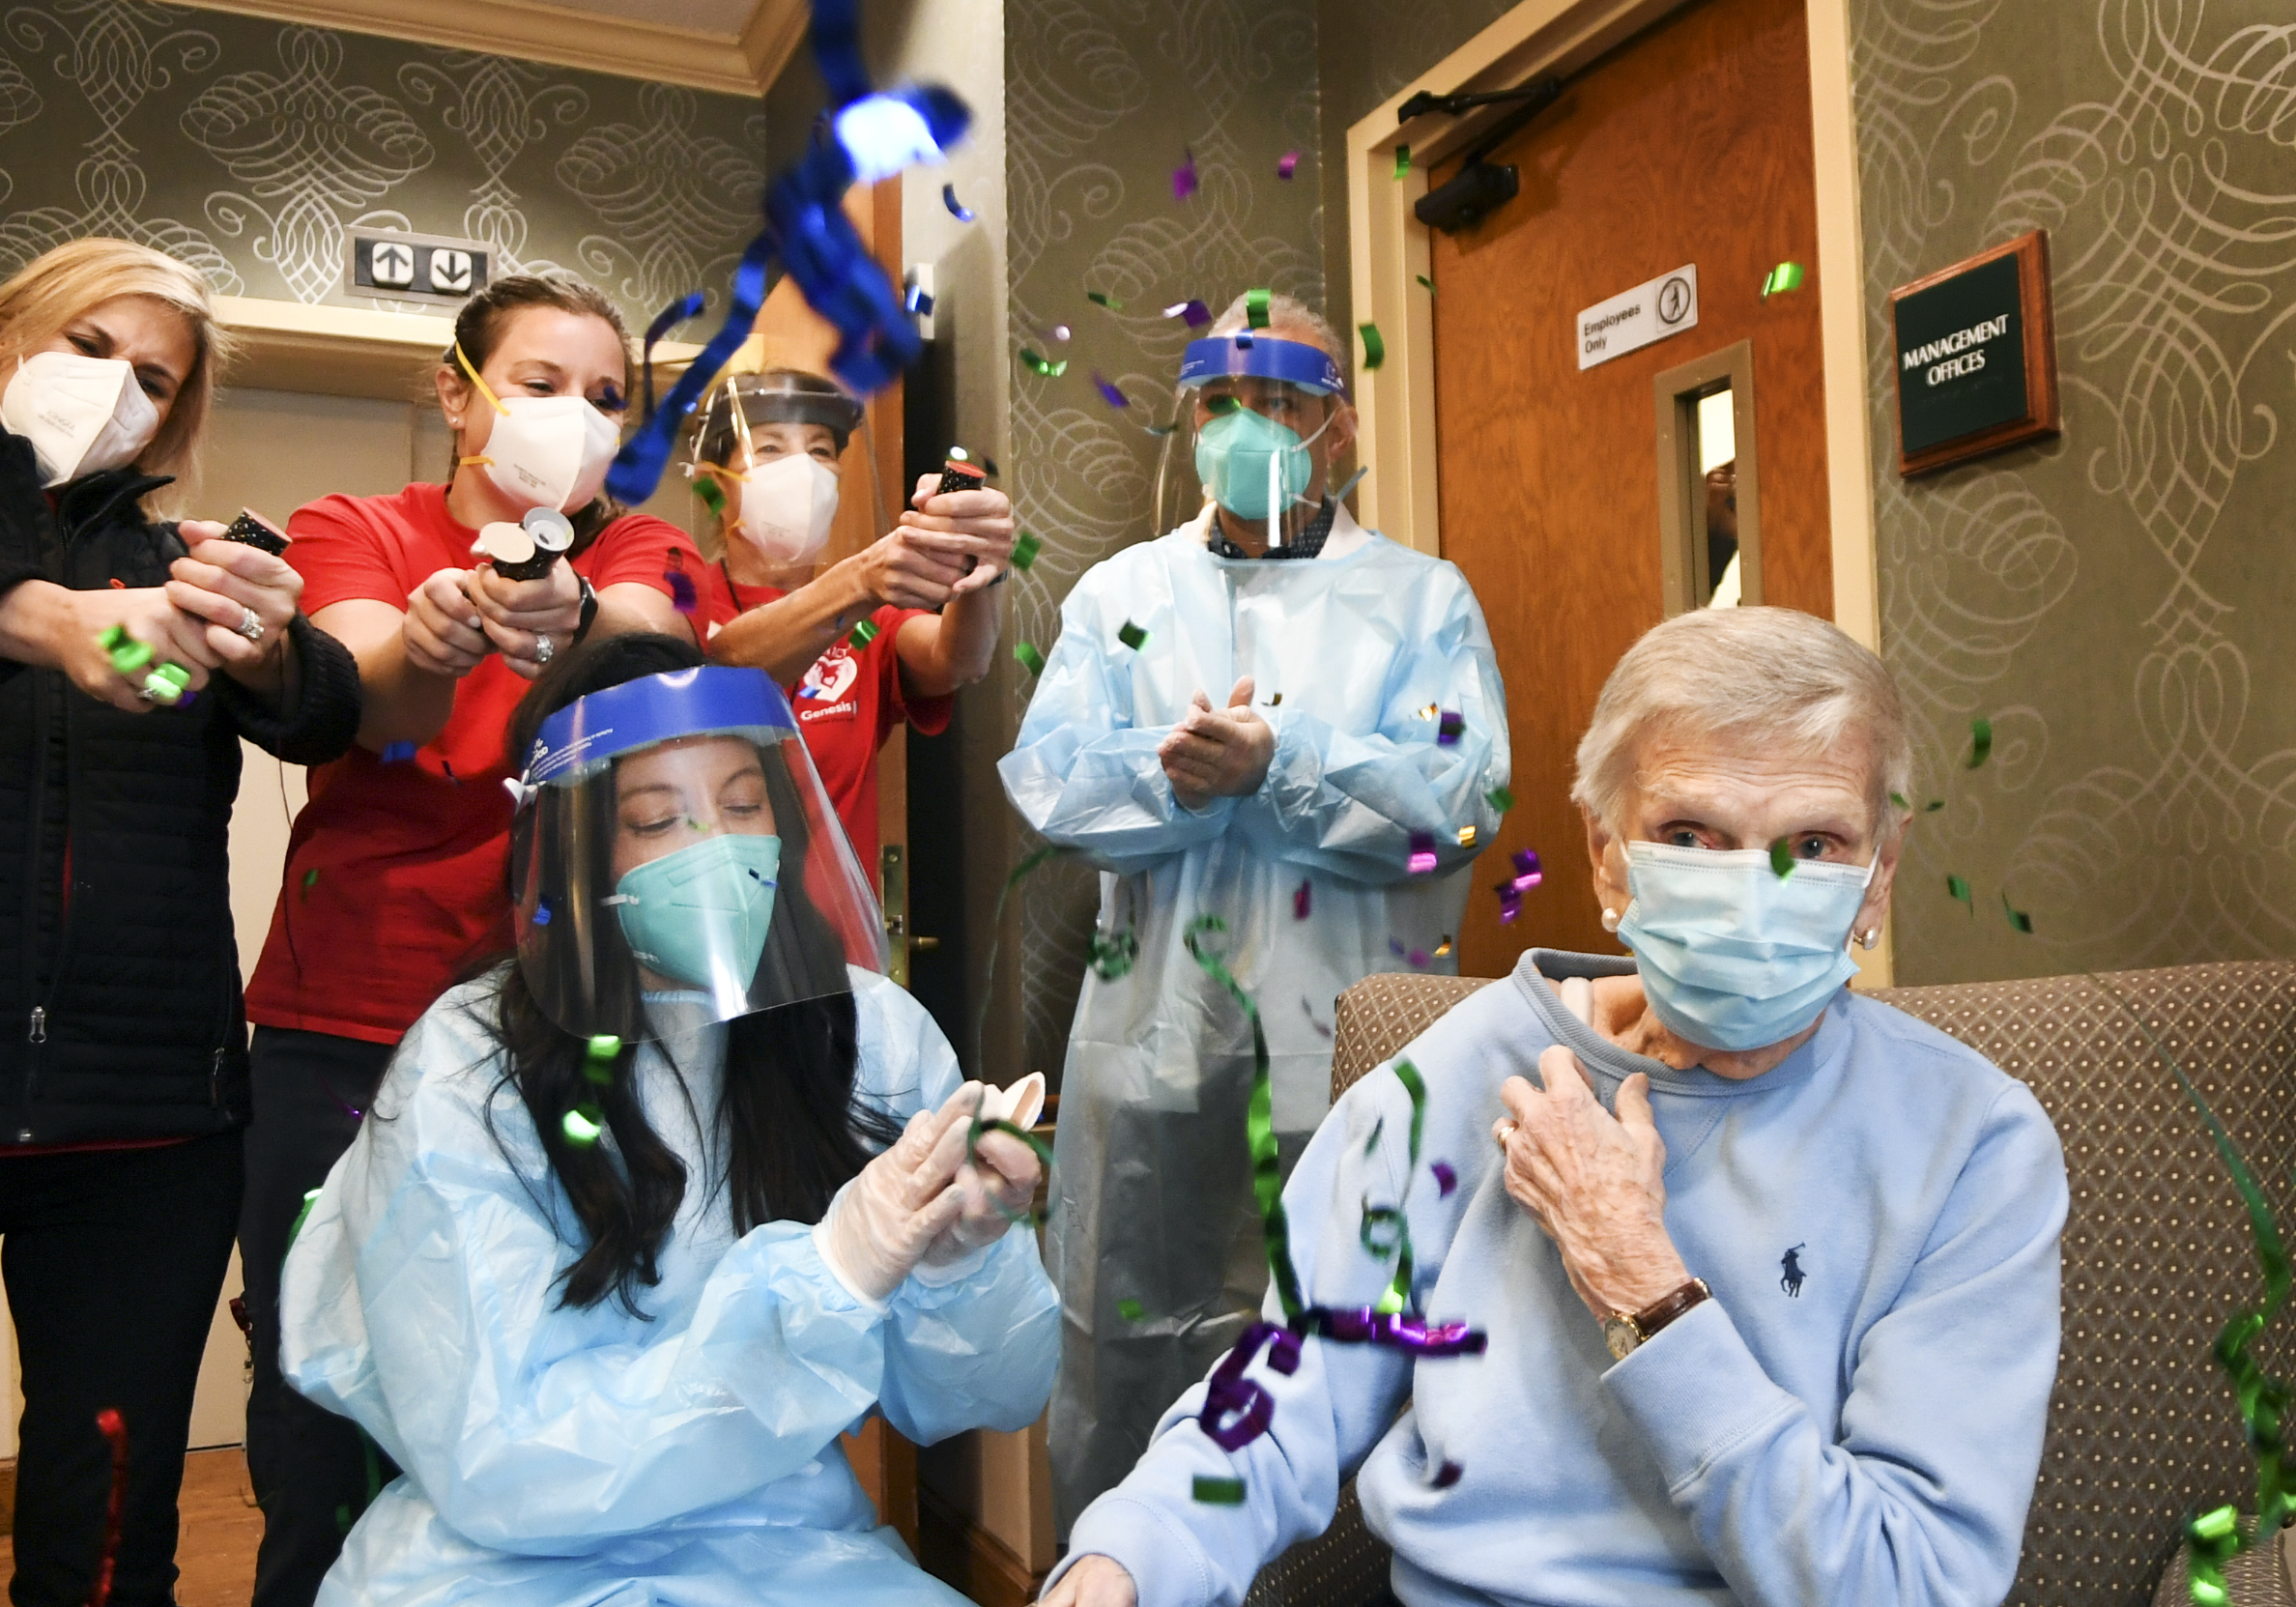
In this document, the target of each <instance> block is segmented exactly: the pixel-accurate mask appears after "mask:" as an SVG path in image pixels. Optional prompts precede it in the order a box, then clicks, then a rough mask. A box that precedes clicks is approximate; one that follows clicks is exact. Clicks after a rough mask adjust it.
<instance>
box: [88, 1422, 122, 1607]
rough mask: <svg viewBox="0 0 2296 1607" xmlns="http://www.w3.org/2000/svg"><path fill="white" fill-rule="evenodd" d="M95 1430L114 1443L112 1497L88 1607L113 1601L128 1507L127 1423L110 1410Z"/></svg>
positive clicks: (105, 1513)
mask: <svg viewBox="0 0 2296 1607" xmlns="http://www.w3.org/2000/svg"><path fill="white" fill-rule="evenodd" d="M96 1429H97V1432H99V1433H100V1434H101V1435H102V1436H103V1437H104V1439H105V1440H107V1441H109V1442H110V1443H111V1498H110V1499H109V1500H108V1501H106V1502H105V1503H104V1507H103V1549H102V1550H101V1551H100V1553H98V1561H97V1564H96V1587H95V1589H93V1590H91V1591H90V1592H89V1593H88V1607H104V1604H105V1603H106V1602H108V1601H109V1600H111V1588H112V1569H113V1568H114V1566H116V1565H117V1564H118V1563H119V1560H120V1531H121V1529H122V1527H123V1522H124V1515H125V1513H126V1511H127V1508H128V1422H127V1420H126V1419H124V1418H122V1417H121V1416H120V1414H119V1413H118V1412H116V1411H114V1410H113V1409H112V1408H111V1407H108V1406H107V1407H105V1408H104V1409H103V1410H102V1411H100V1412H99V1413H97V1414H96Z"/></svg>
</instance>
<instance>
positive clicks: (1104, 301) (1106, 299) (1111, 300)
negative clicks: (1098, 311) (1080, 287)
mask: <svg viewBox="0 0 2296 1607" xmlns="http://www.w3.org/2000/svg"><path fill="white" fill-rule="evenodd" d="M1084 300H1086V301H1091V302H1093V303H1094V304H1096V305H1099V306H1104V307H1106V308H1107V309H1108V310H1109V311H1110V312H1122V311H1123V310H1124V303H1123V302H1122V301H1118V300H1116V298H1115V297H1113V296H1109V295H1106V294H1105V293H1103V292H1101V291H1098V290H1088V291H1086V292H1085V293H1084Z"/></svg>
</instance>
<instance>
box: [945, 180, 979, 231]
mask: <svg viewBox="0 0 2296 1607" xmlns="http://www.w3.org/2000/svg"><path fill="white" fill-rule="evenodd" d="M941 205H942V206H944V207H947V208H948V209H949V215H950V216H951V217H954V218H955V219H957V221H958V222H960V223H970V222H972V221H973V210H972V208H970V207H968V206H966V205H965V204H964V203H963V202H962V201H960V200H958V199H957V187H956V186H955V185H943V186H941Z"/></svg>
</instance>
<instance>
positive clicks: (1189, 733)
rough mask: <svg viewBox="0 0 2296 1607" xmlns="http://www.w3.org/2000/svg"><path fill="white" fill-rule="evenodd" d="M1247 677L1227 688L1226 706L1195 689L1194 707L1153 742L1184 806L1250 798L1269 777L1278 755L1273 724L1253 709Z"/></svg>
mask: <svg viewBox="0 0 2296 1607" xmlns="http://www.w3.org/2000/svg"><path fill="white" fill-rule="evenodd" d="M1251 692H1252V684H1251V677H1250V676H1249V675H1246V676H1245V677H1244V678H1243V679H1242V680H1240V681H1238V682H1236V684H1235V687H1234V688H1233V689H1232V690H1231V691H1230V692H1229V693H1228V705H1227V707H1225V708H1214V707H1213V706H1212V700H1211V699H1209V698H1207V697H1205V696H1204V695H1203V693H1201V692H1198V693H1197V694H1196V695H1195V706H1194V707H1193V708H1191V709H1190V710H1189V711H1188V714H1187V716H1186V717H1185V718H1184V719H1182V720H1181V721H1180V723H1179V724H1178V725H1175V726H1174V727H1173V728H1172V730H1171V732H1170V734H1169V735H1167V736H1165V737H1164V739H1163V740H1162V742H1161V743H1159V744H1158V745H1157V749H1156V757H1157V758H1158V759H1159V760H1162V764H1163V772H1164V775H1165V777H1166V779H1168V780H1169V781H1170V782H1171V784H1172V796H1173V797H1175V798H1177V799H1179V800H1180V805H1181V807H1182V808H1184V809H1194V810H1201V809H1203V808H1204V807H1205V806H1206V805H1207V804H1209V803H1210V802H1211V801H1212V800H1213V799H1214V798H1242V797H1248V796H1249V795H1250V794H1251V793H1253V792H1256V791H1258V790H1259V786H1260V783H1261V782H1263V781H1265V780H1267V779H1268V764H1269V762H1270V761H1271V760H1274V759H1275V757H1276V728H1275V727H1274V726H1271V725H1269V724H1268V722H1267V721H1265V720H1263V719H1261V718H1260V717H1259V716H1258V715H1257V714H1256V713H1254V712H1253V711H1252V707H1251Z"/></svg>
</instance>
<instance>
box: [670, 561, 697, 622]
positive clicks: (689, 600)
mask: <svg viewBox="0 0 2296 1607" xmlns="http://www.w3.org/2000/svg"><path fill="white" fill-rule="evenodd" d="M662 579H663V581H664V582H665V583H667V584H668V586H669V588H670V606H671V607H672V608H674V609H675V610H677V612H678V613H680V614H683V615H688V616H691V615H692V614H693V613H694V611H695V610H696V609H698V608H700V607H701V606H702V598H701V595H700V593H698V592H697V591H695V589H694V577H693V576H691V575H689V574H687V573H686V572H685V571H684V570H683V569H665V570H663V571H662Z"/></svg>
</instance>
